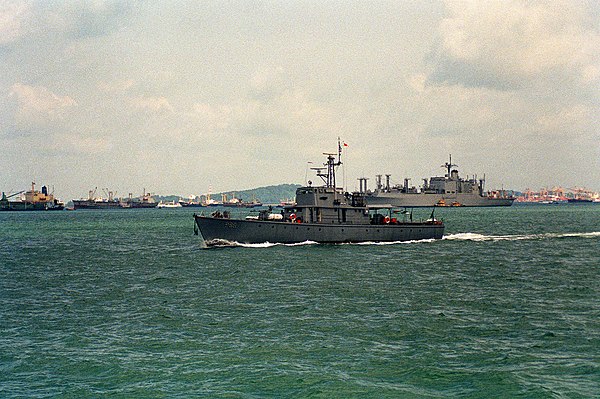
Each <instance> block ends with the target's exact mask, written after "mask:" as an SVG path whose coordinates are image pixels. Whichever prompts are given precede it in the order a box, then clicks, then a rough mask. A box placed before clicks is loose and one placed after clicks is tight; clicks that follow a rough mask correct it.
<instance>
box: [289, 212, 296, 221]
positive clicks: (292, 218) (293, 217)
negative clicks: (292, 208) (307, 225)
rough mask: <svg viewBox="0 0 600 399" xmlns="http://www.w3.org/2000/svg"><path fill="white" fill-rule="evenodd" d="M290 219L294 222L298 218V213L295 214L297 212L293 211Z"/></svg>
mask: <svg viewBox="0 0 600 399" xmlns="http://www.w3.org/2000/svg"><path fill="white" fill-rule="evenodd" d="M290 220H291V221H292V222H293V221H294V220H296V214H295V213H292V214H291V215H290Z"/></svg>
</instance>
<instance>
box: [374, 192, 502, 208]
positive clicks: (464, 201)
mask: <svg viewBox="0 0 600 399" xmlns="http://www.w3.org/2000/svg"><path fill="white" fill-rule="evenodd" d="M366 201H367V203H368V204H369V205H391V206H393V207H408V208H419V207H432V206H439V204H440V203H441V202H443V203H445V205H446V206H452V204H453V203H454V204H455V205H456V206H470V207H494V206H511V205H512V203H513V202H514V198H491V197H482V196H480V195H478V194H466V193H457V194H450V195H447V194H428V193H414V194H406V193H394V192H392V193H386V192H379V193H377V192H375V193H372V194H367V196H366Z"/></svg>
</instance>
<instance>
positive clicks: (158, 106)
mask: <svg viewBox="0 0 600 399" xmlns="http://www.w3.org/2000/svg"><path fill="white" fill-rule="evenodd" d="M130 104H131V105H132V106H133V107H134V108H135V109H138V110H142V111H147V112H151V113H163V112H175V109H174V108H173V106H172V105H171V103H170V102H169V100H168V99H167V98H165V97H135V98H132V99H131V100H130Z"/></svg>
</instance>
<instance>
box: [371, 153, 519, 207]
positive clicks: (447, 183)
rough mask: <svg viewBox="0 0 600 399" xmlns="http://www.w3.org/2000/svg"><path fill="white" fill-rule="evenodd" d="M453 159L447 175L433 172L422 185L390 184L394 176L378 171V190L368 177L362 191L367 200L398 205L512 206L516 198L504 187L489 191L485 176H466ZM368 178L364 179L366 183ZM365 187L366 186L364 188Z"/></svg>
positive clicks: (405, 180) (447, 168) (407, 183)
mask: <svg viewBox="0 0 600 399" xmlns="http://www.w3.org/2000/svg"><path fill="white" fill-rule="evenodd" d="M456 166H458V165H455V164H453V163H452V156H450V160H449V162H446V163H445V164H444V165H442V167H443V168H445V169H446V174H445V175H444V176H433V177H431V178H429V179H423V185H422V186H421V187H420V188H417V187H414V186H410V184H409V182H410V179H404V184H403V185H396V186H390V176H391V175H389V174H388V175H385V177H386V182H385V184H383V183H382V175H377V180H376V187H375V190H373V191H369V190H367V189H366V185H367V184H366V178H361V179H359V180H360V181H361V191H364V192H365V195H366V199H367V202H368V203H369V204H372V205H377V204H391V205H393V206H398V207H430V206H477V207H483V206H486V207H488V206H510V205H512V203H513V201H514V200H515V198H514V197H513V196H512V195H508V194H507V193H506V192H504V190H497V191H489V192H486V191H485V177H484V178H483V179H479V180H478V179H477V177H473V178H470V179H469V178H467V179H463V178H461V177H460V176H459V175H458V170H457V169H454V168H455V167H456ZM363 182H364V183H363ZM363 187H364V189H363Z"/></svg>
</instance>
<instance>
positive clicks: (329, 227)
mask: <svg viewBox="0 0 600 399" xmlns="http://www.w3.org/2000/svg"><path fill="white" fill-rule="evenodd" d="M324 155H326V156H327V162H326V163H324V164H323V165H324V167H319V168H312V169H313V170H315V171H316V173H317V176H319V177H320V178H321V179H323V182H324V185H323V186H320V187H316V186H313V185H312V182H310V181H309V182H308V186H306V187H300V188H298V189H297V190H296V200H295V205H287V206H285V207H284V208H283V209H282V210H281V211H280V212H279V213H273V209H272V208H269V209H266V210H262V211H260V212H259V214H258V216H252V217H250V218H245V219H232V218H231V216H230V214H229V212H227V211H224V212H222V213H221V212H220V211H216V212H213V213H212V214H211V216H203V215H196V214H194V220H195V225H194V227H195V232H196V233H198V232H199V233H200V234H201V235H202V237H203V239H204V241H205V242H206V243H207V245H212V244H215V243H219V242H220V241H223V240H224V241H227V242H238V243H249V244H257V243H264V242H270V243H299V242H305V241H314V242H318V243H344V242H368V241H373V242H384V241H386V242H395V241H408V240H423V239H439V238H442V236H443V234H444V224H443V223H442V222H441V221H439V220H436V219H435V218H434V217H433V212H432V214H431V217H430V218H429V219H427V220H424V221H413V220H412V212H408V211H406V210H404V211H395V210H394V209H393V207H392V206H390V205H384V206H370V205H368V203H367V202H366V201H365V195H364V193H362V192H354V193H348V192H344V190H343V189H342V188H338V187H336V183H335V171H336V168H337V167H338V166H339V165H341V164H342V162H341V146H340V145H339V144H338V154H337V155H338V159H337V161H336V159H335V156H334V155H335V154H329V153H326V154H324ZM399 214H401V215H402V217H403V219H402V220H399V219H398V218H397V217H396V215H399ZM409 215H410V219H409Z"/></svg>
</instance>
